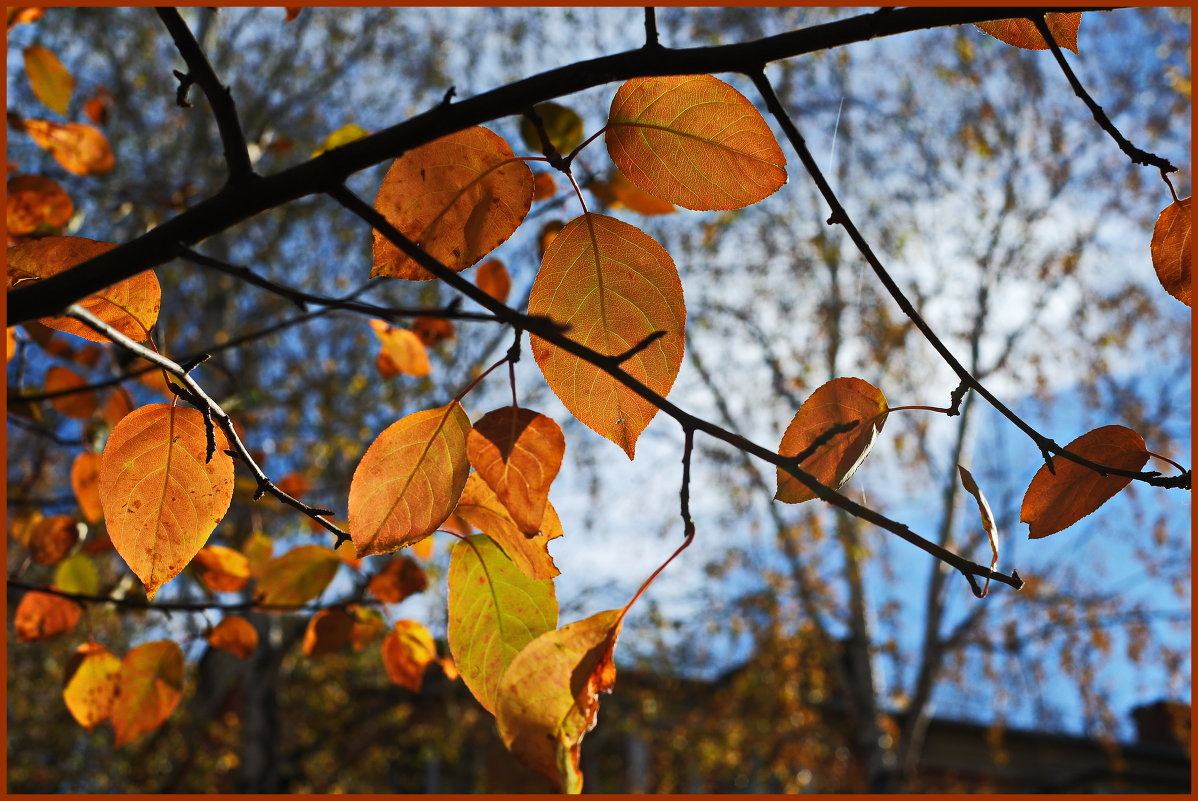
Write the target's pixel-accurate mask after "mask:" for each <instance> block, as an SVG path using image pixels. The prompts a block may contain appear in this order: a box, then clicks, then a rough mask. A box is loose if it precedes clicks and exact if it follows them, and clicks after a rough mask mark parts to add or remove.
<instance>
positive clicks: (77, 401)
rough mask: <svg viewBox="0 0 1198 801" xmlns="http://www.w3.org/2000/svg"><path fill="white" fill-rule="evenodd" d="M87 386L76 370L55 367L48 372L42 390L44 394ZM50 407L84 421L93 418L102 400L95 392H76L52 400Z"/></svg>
mask: <svg viewBox="0 0 1198 801" xmlns="http://www.w3.org/2000/svg"><path fill="white" fill-rule="evenodd" d="M86 385H87V381H86V380H84V378H83V376H81V375H79V374H78V373H76V372H75V371H74V370H72V369H70V368H69V367H60V366H58V365H55V366H53V367H51V368H50V369H49V370H47V371H46V380H45V382H44V383H43V385H42V390H43V391H44V392H61V391H62V390H65V389H77V388H79V387H82V386H86ZM50 405H51V406H53V407H54V408H55V409H56V410H57V411H58V413H59V414H63V415H66V416H67V417H72V418H74V419H76V420H84V419H86V418H88V417H91V415H92V412H94V411H95V410H96V408H97V407H98V406H99V405H100V399H99V398H98V397H97V396H96V393H95V391H94V390H93V391H89V392H75V393H72V394H70V395H61V396H59V397H57V398H51V399H50Z"/></svg>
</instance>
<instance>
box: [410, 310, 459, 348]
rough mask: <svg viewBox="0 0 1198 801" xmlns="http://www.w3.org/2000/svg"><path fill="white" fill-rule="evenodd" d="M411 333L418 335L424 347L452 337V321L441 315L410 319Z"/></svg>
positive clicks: (429, 346)
mask: <svg viewBox="0 0 1198 801" xmlns="http://www.w3.org/2000/svg"><path fill="white" fill-rule="evenodd" d="M412 333H413V334H415V335H416V336H418V337H420V341H421V342H422V343H423V344H424V346H425V347H426V348H431V347H433V346H434V345H439V344H440V343H442V342H445V341H446V340H450V339H453V337H454V333H453V323H451V322H450V321H449V320H446V319H444V318H441V317H417V318H416V319H414V320H412Z"/></svg>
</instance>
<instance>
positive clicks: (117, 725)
mask: <svg viewBox="0 0 1198 801" xmlns="http://www.w3.org/2000/svg"><path fill="white" fill-rule="evenodd" d="M182 698H183V651H182V650H180V648H179V646H178V645H177V644H176V643H175V642H174V641H172V640H159V641H157V642H148V643H145V644H143V645H139V646H137V647H136V648H134V649H133V650H132V651H130V652H129V653H127V654H125V658H124V659H123V660H121V675H120V683H119V689H118V691H117V696H116V701H114V702H113V705H112V728H113V729H114V730H115V731H116V745H117V746H122V745H125V744H126V743H131V742H133V741H134V740H136V739H138V738H139V737H141V736H143V735H145V734H148V733H150V732H152V731H154V730H155V729H157V728H158V727H159V726H161V725H162V724H163V723H165V722H166V719H167V718H169V717H170V716H171V713H172V712H174V711H175V707H176V706H178V705H179V701H180V699H182Z"/></svg>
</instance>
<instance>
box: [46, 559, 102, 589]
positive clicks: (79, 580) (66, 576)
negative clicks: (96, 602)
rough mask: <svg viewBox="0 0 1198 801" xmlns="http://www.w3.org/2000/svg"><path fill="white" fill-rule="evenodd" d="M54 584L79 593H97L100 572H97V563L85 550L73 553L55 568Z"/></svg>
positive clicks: (59, 587)
mask: <svg viewBox="0 0 1198 801" xmlns="http://www.w3.org/2000/svg"><path fill="white" fill-rule="evenodd" d="M54 586H55V587H57V588H58V589H60V590H62V591H63V592H73V593H78V594H79V595H95V594H97V593H98V592H99V591H100V574H99V573H97V572H96V563H95V562H93V561H92V558H91V557H90V556H88V555H87V554H86V553H85V552H83V551H79V552H77V553H73V554H71V555H70V556H68V557H67V558H66V559H63V560H62V561H61V562H59V563H58V565H57V566H56V567H55V568H54Z"/></svg>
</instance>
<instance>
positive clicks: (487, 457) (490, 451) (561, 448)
mask: <svg viewBox="0 0 1198 801" xmlns="http://www.w3.org/2000/svg"><path fill="white" fill-rule="evenodd" d="M565 452H566V439H565V437H563V436H562V430H561V428H559V427H558V425H557V423H555V422H553V420H551V419H550V418H548V417H546V416H545V415H543V414H539V413H537V412H534V411H533V410H532V409H521V408H518V407H513V406H505V407H503V408H502V409H496V410H495V411H493V412H488V413H487V414H486V415H484V416H483V418H482V419H481V420H479V421H478V422H477V423H476V424H475V425H474V428H473V429H471V430H470V434H469V435H467V437H466V454H467V455H468V456H469V457H470V464H472V465H473V466H474V469H475V470H477V471H478V474H479V476H480V477H482V479H483V481H485V482H487V486H489V487H490V488H491V489H493V490H494V491H495V495H496V496H498V498H499V501H500V503H502V504H503V505H504V506H505V507H506V508H507V511H508V513H509V514H511V516H512V520H514V521H515V522H516V525H517V526H519V528H520V530H521V531H523V532H524V533H525V534H529V535H533V534H536V533H538V532H539V531H540V530H541V520H542V518H544V517H545V504H546V503H548V501H549V486H550V485H551V484H552V483H553V479H554V478H555V477H556V476H557V471H558V470H559V469H560V468H561V466H562V457H563V456H564V455H565Z"/></svg>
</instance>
